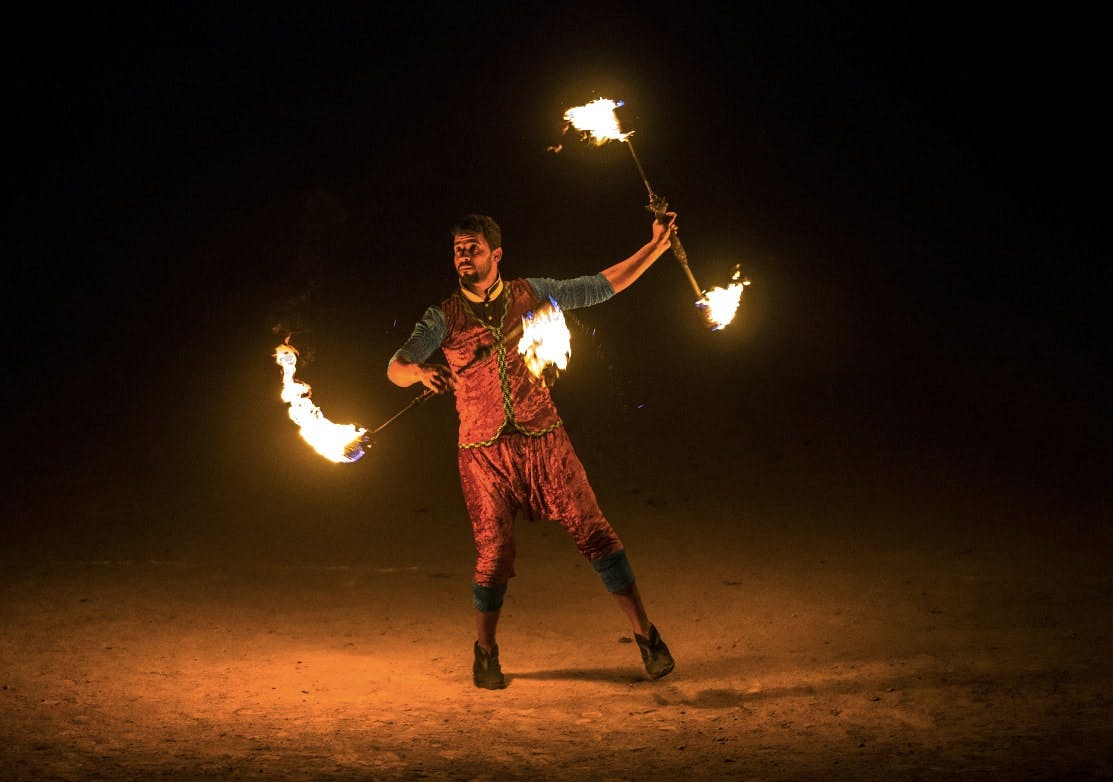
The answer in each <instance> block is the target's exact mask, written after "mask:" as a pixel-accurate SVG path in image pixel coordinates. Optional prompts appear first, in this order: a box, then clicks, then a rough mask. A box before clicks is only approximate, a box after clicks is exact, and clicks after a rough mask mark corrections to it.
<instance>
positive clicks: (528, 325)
mask: <svg viewBox="0 0 1113 782" xmlns="http://www.w3.org/2000/svg"><path fill="white" fill-rule="evenodd" d="M518 353H520V354H521V356H522V360H523V361H525V363H526V367H527V368H528V369H529V371H530V373H531V374H532V375H533V376H534V377H535V378H538V379H539V380H540V381H541V383H542V385H545V386H552V384H553V382H554V381H555V380H556V378H557V377H558V376H559V375H560V373H561V372H562V371H563V370H564V369H566V368H567V367H568V359H569V358H570V357H571V355H572V335H571V334H570V333H569V331H568V324H566V323H565V322H564V313H563V312H562V311H561V309H560V305H559V304H557V303H556V300H555V299H554V298H552V297H551V296H550V297H549V301H548V303H546V304H542V305H541V306H540V307H538V308H537V309H536V310H535V311H531V312H527V313H526V314H525V315H524V316H523V317H522V338H521V339H520V340H519V341H518Z"/></svg>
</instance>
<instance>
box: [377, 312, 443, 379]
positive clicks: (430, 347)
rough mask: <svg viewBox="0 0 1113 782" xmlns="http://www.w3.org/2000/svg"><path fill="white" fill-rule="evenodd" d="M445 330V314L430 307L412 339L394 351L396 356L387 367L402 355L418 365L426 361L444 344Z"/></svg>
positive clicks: (417, 325)
mask: <svg viewBox="0 0 1113 782" xmlns="http://www.w3.org/2000/svg"><path fill="white" fill-rule="evenodd" d="M445 330H446V328H445V322H444V313H443V312H442V311H441V308H440V307H429V308H428V309H427V310H425V314H424V315H422V316H421V320H419V321H418V322H417V323H416V324H415V325H414V330H413V333H412V334H410V338H409V339H407V340H406V341H405V342H404V343H403V344H402V347H400V348H398V350H396V351H394V355H392V356H391V357H390V361H388V362H387V367H389V366H390V365H391V364H393V363H394V359H396V358H398V356H400V355H401V356H405V357H406V358H408V359H409V360H410V361H416V362H418V363H421V362H423V361H425V360H426V359H427V358H429V356H431V355H433V351H435V350H436V349H437V348H439V347H440V346H441V343H442V342H444V335H445Z"/></svg>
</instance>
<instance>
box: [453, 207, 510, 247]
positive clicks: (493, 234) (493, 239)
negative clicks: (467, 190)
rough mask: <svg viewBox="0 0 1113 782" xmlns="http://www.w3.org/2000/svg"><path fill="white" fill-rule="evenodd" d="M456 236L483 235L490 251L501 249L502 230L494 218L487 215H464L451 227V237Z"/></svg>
mask: <svg viewBox="0 0 1113 782" xmlns="http://www.w3.org/2000/svg"><path fill="white" fill-rule="evenodd" d="M457 234H483V238H484V239H486V240H487V244H489V245H490V246H491V249H492V250H497V249H498V248H500V247H502V229H501V228H499V224H498V223H496V222H495V218H493V217H490V216H488V215H479V214H470V215H464V216H463V217H461V218H460V219H459V220H457V221H456V224H455V225H453V226H452V235H453V236H456V235H457Z"/></svg>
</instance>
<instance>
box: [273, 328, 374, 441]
mask: <svg viewBox="0 0 1113 782" xmlns="http://www.w3.org/2000/svg"><path fill="white" fill-rule="evenodd" d="M274 358H275V362H276V363H277V364H278V366H280V367H282V401H283V402H285V403H287V404H288V405H290V420H292V421H293V422H294V423H295V424H297V425H298V427H299V428H300V432H301V436H302V439H304V440H305V441H306V442H307V443H309V445H310V446H312V448H313V450H314V451H316V452H317V453H319V454H320V455H321V456H323V457H325V458H326V459H328V460H329V461H333V462H354V461H357V460H358V459H359V458H360V457H362V456H363V440H362V438H363V435H364V434H366V433H367V430H366V429H364V428H362V427H359V426H356V425H355V424H335V423H333V422H332V421H330V420H329V419H327V418H325V415H324V413H322V412H321V408H319V407H317V405H315V404H313V402H312V401H311V400H310V398H309V395H310V394H311V393H312V389H311V388H310V387H309V385H308V384H307V383H303V382H302V381H300V380H297V379H296V378H295V377H294V374H295V372H296V371H297V365H298V351H297V350H296V349H295V348H294V347H293V346H292V345H289V344H282V345H279V346H278V347H276V348H275V349H274Z"/></svg>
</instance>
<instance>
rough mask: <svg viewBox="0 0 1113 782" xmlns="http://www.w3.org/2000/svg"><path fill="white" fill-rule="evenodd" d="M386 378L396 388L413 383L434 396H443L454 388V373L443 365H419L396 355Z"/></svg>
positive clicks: (455, 377) (455, 378)
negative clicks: (421, 386) (423, 387)
mask: <svg viewBox="0 0 1113 782" xmlns="http://www.w3.org/2000/svg"><path fill="white" fill-rule="evenodd" d="M386 376H387V378H388V379H389V380H390V382H392V383H394V385H396V386H402V387H403V388H405V387H406V386H412V385H413V384H414V383H421V385H423V386H425V387H426V388H428V389H429V390H430V391H432V392H433V393H436V394H443V393H445V392H446V391H452V390H454V389H455V388H456V380H457V376H456V373H455V372H453V371H452V369H451V368H450V367H448V366H445V365H444V364H419V363H418V362H416V361H411V360H410V359H408V358H406V356H404V355H398V356H397V357H396V358H395V359H394V360H393V361H391V362H390V366H389V367H388V368H387V371H386Z"/></svg>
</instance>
